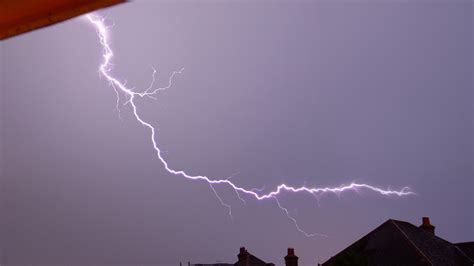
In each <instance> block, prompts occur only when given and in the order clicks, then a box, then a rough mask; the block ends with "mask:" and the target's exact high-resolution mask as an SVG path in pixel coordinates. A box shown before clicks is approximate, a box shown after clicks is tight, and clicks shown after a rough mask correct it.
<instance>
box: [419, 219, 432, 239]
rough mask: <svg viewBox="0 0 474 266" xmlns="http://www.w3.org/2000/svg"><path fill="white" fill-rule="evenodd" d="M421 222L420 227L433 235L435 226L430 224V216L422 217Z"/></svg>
mask: <svg viewBox="0 0 474 266" xmlns="http://www.w3.org/2000/svg"><path fill="white" fill-rule="evenodd" d="M422 220H423V223H422V224H421V225H420V228H421V229H424V230H426V231H428V232H430V233H432V234H433V235H434V234H435V226H434V225H432V224H430V217H423V218H422Z"/></svg>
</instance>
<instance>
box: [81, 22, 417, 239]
mask: <svg viewBox="0 0 474 266" xmlns="http://www.w3.org/2000/svg"><path fill="white" fill-rule="evenodd" d="M86 19H87V20H88V21H89V22H90V23H92V25H93V26H94V27H95V29H96V31H97V35H98V37H99V42H100V45H101V46H102V49H103V54H102V57H103V62H102V64H101V65H100V66H99V73H100V74H101V75H102V76H103V77H105V78H106V80H107V81H108V83H109V84H110V85H111V86H112V88H113V89H114V91H115V93H116V94H117V102H116V109H117V110H118V111H120V109H119V100H120V93H122V94H124V95H125V97H126V101H125V102H124V105H127V104H129V105H130V106H131V108H132V111H133V115H134V117H135V119H136V120H137V121H138V123H140V124H141V125H142V126H144V127H145V128H146V129H147V130H148V131H149V133H150V140H151V143H152V147H153V149H154V150H155V152H156V156H157V158H158V160H159V161H160V162H161V163H162V165H163V166H164V168H165V169H166V171H168V173H170V174H172V175H175V176H180V177H184V178H187V179H191V180H200V181H203V182H206V183H207V184H208V185H209V186H210V188H211V190H212V191H213V192H214V194H215V195H216V197H217V199H218V200H219V202H220V203H221V204H222V205H223V206H225V207H226V208H227V209H228V210H229V215H230V216H231V218H232V209H231V206H230V205H229V204H227V203H225V202H224V201H223V200H222V198H221V197H220V196H219V194H218V193H217V191H216V190H215V188H214V185H226V186H228V187H230V188H232V189H233V190H234V191H235V193H236V194H237V197H238V198H239V199H240V200H241V201H242V202H244V203H245V200H244V199H243V198H242V197H241V194H242V195H243V194H245V195H248V196H250V197H253V198H255V199H256V200H267V199H273V200H275V201H276V203H277V206H278V207H279V208H280V209H281V210H282V211H283V212H284V213H285V215H286V216H287V217H288V218H289V219H290V220H291V221H292V222H293V224H294V225H295V227H296V229H297V230H298V231H299V232H301V233H303V234H304V235H305V236H307V237H312V236H326V235H324V234H317V233H313V234H311V233H307V232H305V231H304V230H303V229H301V228H300V226H299V225H298V223H297V222H296V219H295V218H294V217H293V216H291V215H290V213H289V211H288V209H287V208H285V207H283V206H282V205H281V204H280V201H279V200H278V198H277V196H278V195H280V194H282V192H290V193H308V194H311V195H314V196H317V195H320V194H323V193H336V194H340V193H343V192H346V191H356V192H357V191H358V190H359V189H365V190H370V191H373V192H376V193H379V194H381V195H385V196H398V197H402V196H408V195H413V194H415V193H414V192H412V191H411V190H410V188H409V187H404V188H402V189H401V190H390V189H382V188H379V187H376V186H372V185H368V184H359V183H350V184H348V185H340V186H338V187H307V186H301V187H294V186H290V185H287V184H280V185H278V186H277V187H276V189H274V190H273V191H270V192H268V193H263V190H262V189H255V188H252V189H246V188H243V187H240V186H238V185H236V184H235V183H233V182H232V181H230V178H227V179H211V178H209V177H207V176H204V175H191V174H188V173H186V172H185V171H184V170H175V169H173V168H171V167H170V165H169V164H168V162H167V161H166V160H165V159H164V158H163V156H162V151H161V150H160V148H159V146H158V143H157V136H156V129H155V128H154V127H153V126H152V125H151V124H150V123H149V122H147V121H145V120H143V118H141V116H140V115H139V112H138V107H137V105H136V103H135V99H136V98H144V97H148V98H151V99H156V97H155V96H156V95H157V93H159V92H160V91H164V90H167V89H169V88H171V86H172V83H173V78H174V77H175V75H177V74H180V73H181V72H182V71H183V70H184V69H181V70H179V71H174V72H173V73H172V74H171V75H170V77H169V79H168V85H167V86H165V87H160V88H155V89H154V88H153V85H154V82H155V74H156V70H155V69H153V75H152V81H151V84H150V86H149V87H148V88H147V89H146V90H145V91H143V92H135V91H134V88H128V87H127V86H126V82H121V81H119V80H118V79H117V78H115V77H114V76H112V73H111V71H112V64H111V60H112V58H113V56H114V53H113V51H112V48H111V47H110V39H109V36H110V32H109V27H108V26H106V24H105V19H104V18H102V17H100V16H98V15H93V14H88V15H86Z"/></svg>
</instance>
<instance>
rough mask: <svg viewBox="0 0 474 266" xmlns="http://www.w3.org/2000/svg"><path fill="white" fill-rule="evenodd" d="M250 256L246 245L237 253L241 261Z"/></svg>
mask: <svg viewBox="0 0 474 266" xmlns="http://www.w3.org/2000/svg"><path fill="white" fill-rule="evenodd" d="M248 256H249V252H248V251H247V250H246V249H245V247H241V248H240V251H239V254H237V258H238V259H239V261H242V260H246V259H247V257H248Z"/></svg>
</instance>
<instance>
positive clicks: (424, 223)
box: [422, 217, 430, 225]
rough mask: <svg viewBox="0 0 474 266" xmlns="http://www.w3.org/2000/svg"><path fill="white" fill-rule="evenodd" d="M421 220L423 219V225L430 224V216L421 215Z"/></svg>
mask: <svg viewBox="0 0 474 266" xmlns="http://www.w3.org/2000/svg"><path fill="white" fill-rule="evenodd" d="M422 220H423V225H428V224H430V217H423V218H422Z"/></svg>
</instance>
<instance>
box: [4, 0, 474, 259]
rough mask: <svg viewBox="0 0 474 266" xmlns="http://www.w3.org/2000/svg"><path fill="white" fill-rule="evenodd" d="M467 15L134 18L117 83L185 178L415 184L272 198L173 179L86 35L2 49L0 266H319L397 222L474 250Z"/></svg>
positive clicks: (117, 44)
mask: <svg viewBox="0 0 474 266" xmlns="http://www.w3.org/2000/svg"><path fill="white" fill-rule="evenodd" d="M472 13H473V2H472V1H463V0H459V1H457V0H452V1H438V2H432V1H364V2H362V1H304V2H298V1H288V2H286V1H256V2H253V1H252V2H251V1H231V2H227V1H226V3H223V2H217V1H207V2H203V3H201V2H200V3H199V4H198V3H197V2H166V1H156V2H154V1H141V2H133V3H126V4H123V5H119V6H116V7H113V8H109V9H106V10H103V11H101V12H100V14H101V15H103V16H107V23H108V24H109V25H112V24H113V25H114V26H113V28H112V29H111V31H112V36H111V40H112V47H113V49H114V52H115V55H116V57H115V59H114V62H113V63H114V65H115V67H114V71H113V73H114V74H115V75H116V76H118V77H120V78H121V79H122V80H127V85H129V86H131V87H136V88H137V89H136V90H144V89H146V87H148V85H149V83H150V81H151V75H152V72H153V69H152V68H153V67H154V68H156V70H157V71H158V73H157V74H158V76H157V77H158V79H159V80H158V81H157V83H158V84H157V85H166V83H167V81H168V76H169V75H170V74H171V73H172V71H174V70H179V69H181V68H182V67H184V68H185V70H184V71H183V73H182V74H181V75H178V76H176V78H175V80H174V85H173V87H172V88H171V89H170V90H167V91H166V92H162V93H160V95H158V98H157V100H156V101H155V100H152V99H148V98H145V99H140V100H139V101H137V103H138V104H139V110H140V112H141V114H142V115H143V117H144V118H146V119H147V120H148V121H150V122H151V123H153V125H154V126H156V127H157V128H158V129H159V131H158V132H157V133H158V136H157V141H158V143H159V145H160V147H161V148H162V149H163V150H164V151H165V153H164V156H165V158H166V159H167V160H168V162H169V164H170V165H171V166H172V167H173V168H175V169H183V170H186V171H187V172H189V173H192V174H195V175H198V174H204V175H207V176H209V177H215V178H216V179H217V178H227V177H229V176H232V178H231V180H232V181H233V182H234V183H237V184H238V185H241V186H243V187H246V188H251V187H256V188H264V189H265V191H270V190H273V189H274V188H275V187H276V186H277V185H279V184H280V183H282V182H284V183H288V184H291V185H294V186H301V185H304V184H305V185H307V186H338V185H341V184H348V183H350V182H353V181H355V182H358V183H368V184H371V185H376V186H379V187H383V188H391V189H401V188H402V187H404V186H409V187H410V188H411V189H412V190H413V191H414V192H416V193H417V195H414V196H407V197H402V198H400V197H394V196H392V197H386V196H381V195H379V194H376V193H374V192H370V191H367V190H360V191H359V192H358V193H356V192H346V193H343V194H339V195H336V194H325V195H323V196H320V197H318V198H316V197H312V196H311V195H308V194H288V193H285V194H283V195H282V196H280V197H279V199H280V201H281V203H282V204H283V205H284V206H285V207H287V208H288V210H289V211H290V213H291V215H293V216H294V217H295V218H297V220H298V223H299V224H300V226H301V227H302V228H303V229H304V230H306V231H308V232H316V233H323V234H326V235H328V237H312V238H307V237H305V236H304V235H303V234H301V233H300V232H298V231H297V230H296V228H295V227H294V225H293V224H292V222H291V221H290V220H289V219H288V218H287V217H286V216H285V214H284V213H283V212H282V211H281V210H280V209H278V207H277V206H276V203H275V202H274V201H272V200H266V201H256V200H255V199H253V198H251V197H245V196H244V199H245V200H246V204H244V203H242V202H241V201H240V200H239V199H238V198H237V196H236V194H235V192H234V191H232V190H231V189H229V187H226V186H215V187H216V190H217V192H218V193H219V195H220V196H221V197H222V198H223V199H224V201H225V202H226V203H228V204H230V205H232V212H233V219H232V218H230V217H229V215H228V213H227V212H228V210H227V209H226V208H225V207H223V206H222V205H221V204H220V203H219V201H218V200H217V199H216V197H215V195H214V193H213V192H212V190H211V189H210V188H209V185H208V184H207V183H205V182H201V181H190V180H186V179H184V178H181V177H178V176H173V175H170V174H169V173H167V172H166V171H165V170H164V169H163V166H162V165H161V164H160V163H159V161H158V160H157V159H156V156H155V152H154V150H153V148H152V146H151V143H150V140H149V132H148V131H147V130H146V129H145V128H144V127H143V126H140V125H139V124H138V123H137V122H136V121H135V120H134V118H133V116H132V115H131V112H130V111H131V110H130V108H129V106H122V107H121V113H120V114H119V113H118V112H117V111H116V110H115V101H116V98H115V97H116V96H115V92H114V91H113V89H112V88H111V87H110V86H108V85H107V82H106V81H105V79H104V78H103V77H102V78H101V76H100V75H99V73H98V71H97V70H98V66H99V64H100V63H101V62H102V58H101V53H102V50H101V46H100V45H99V43H98V37H97V34H96V32H95V29H94V28H93V27H92V26H91V25H90V23H88V22H87V21H86V20H85V19H84V18H76V19H73V20H70V21H67V22H64V23H60V24H57V25H55V26H52V27H48V28H44V29H41V30H37V31H34V32H30V33H27V34H23V35H20V36H17V37H14V38H11V39H8V40H6V41H3V42H1V43H0V53H1V59H0V62H1V63H0V67H1V80H0V87H1V90H0V103H1V105H0V108H1V110H0V128H1V131H0V133H1V135H0V136H1V138H0V140H1V142H0V151H1V154H0V155H1V157H0V158H1V161H0V163H1V164H0V167H1V168H0V169H1V179H0V182H1V183H0V185H1V186H0V189H1V190H0V211H1V212H0V230H1V231H0V233H1V234H0V235H1V237H0V244H1V246H0V247H2V248H1V249H0V263H2V262H3V263H12V264H16V263H38V264H41V263H46V264H51V263H56V264H61V263H69V264H70V265H71V263H77V264H91V263H95V264H98V265H99V264H107V263H122V264H138V263H142V264H158V265H178V263H179V262H180V261H182V262H183V263H187V262H188V261H191V262H192V263H198V262H201V263H211V262H216V261H223V262H232V263H233V262H235V261H236V260H237V257H236V255H237V253H238V248H239V247H240V246H245V247H246V248H247V249H248V250H249V251H250V252H251V253H253V254H255V255H256V256H257V257H259V258H261V259H263V260H265V261H268V262H274V263H276V264H277V265H282V264H284V262H283V257H284V256H285V255H286V248H287V247H294V248H295V250H296V254H297V255H298V256H299V257H300V264H301V265H308V264H311V265H315V264H316V262H323V261H325V260H327V259H328V258H329V257H330V256H332V255H334V254H336V253H337V252H338V251H340V250H342V249H343V248H345V247H346V246H347V245H349V244H350V243H352V242H354V241H355V240H357V239H358V238H360V237H361V236H363V235H365V234H366V233H368V232H369V231H371V230H372V229H374V228H375V227H376V226H378V225H380V224H381V223H382V222H384V221H386V220H387V219H389V218H393V219H399V220H405V221H408V222H411V223H413V224H415V225H418V224H420V223H421V217H422V216H429V217H430V218H431V222H432V223H433V224H434V225H435V226H436V234H437V235H438V236H440V237H442V238H444V239H446V240H448V241H451V242H463V241H473V240H474V227H473V224H474V212H473V210H472V208H473V207H472V206H473V204H474V197H473V193H472V189H473V188H474V167H473V165H474V164H473V163H474V126H473V125H474V119H473V118H474V117H473V114H474V105H473V102H474V95H473V74H474V73H473V61H474V57H473V50H472V47H473V38H472V36H473V14H472Z"/></svg>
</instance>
